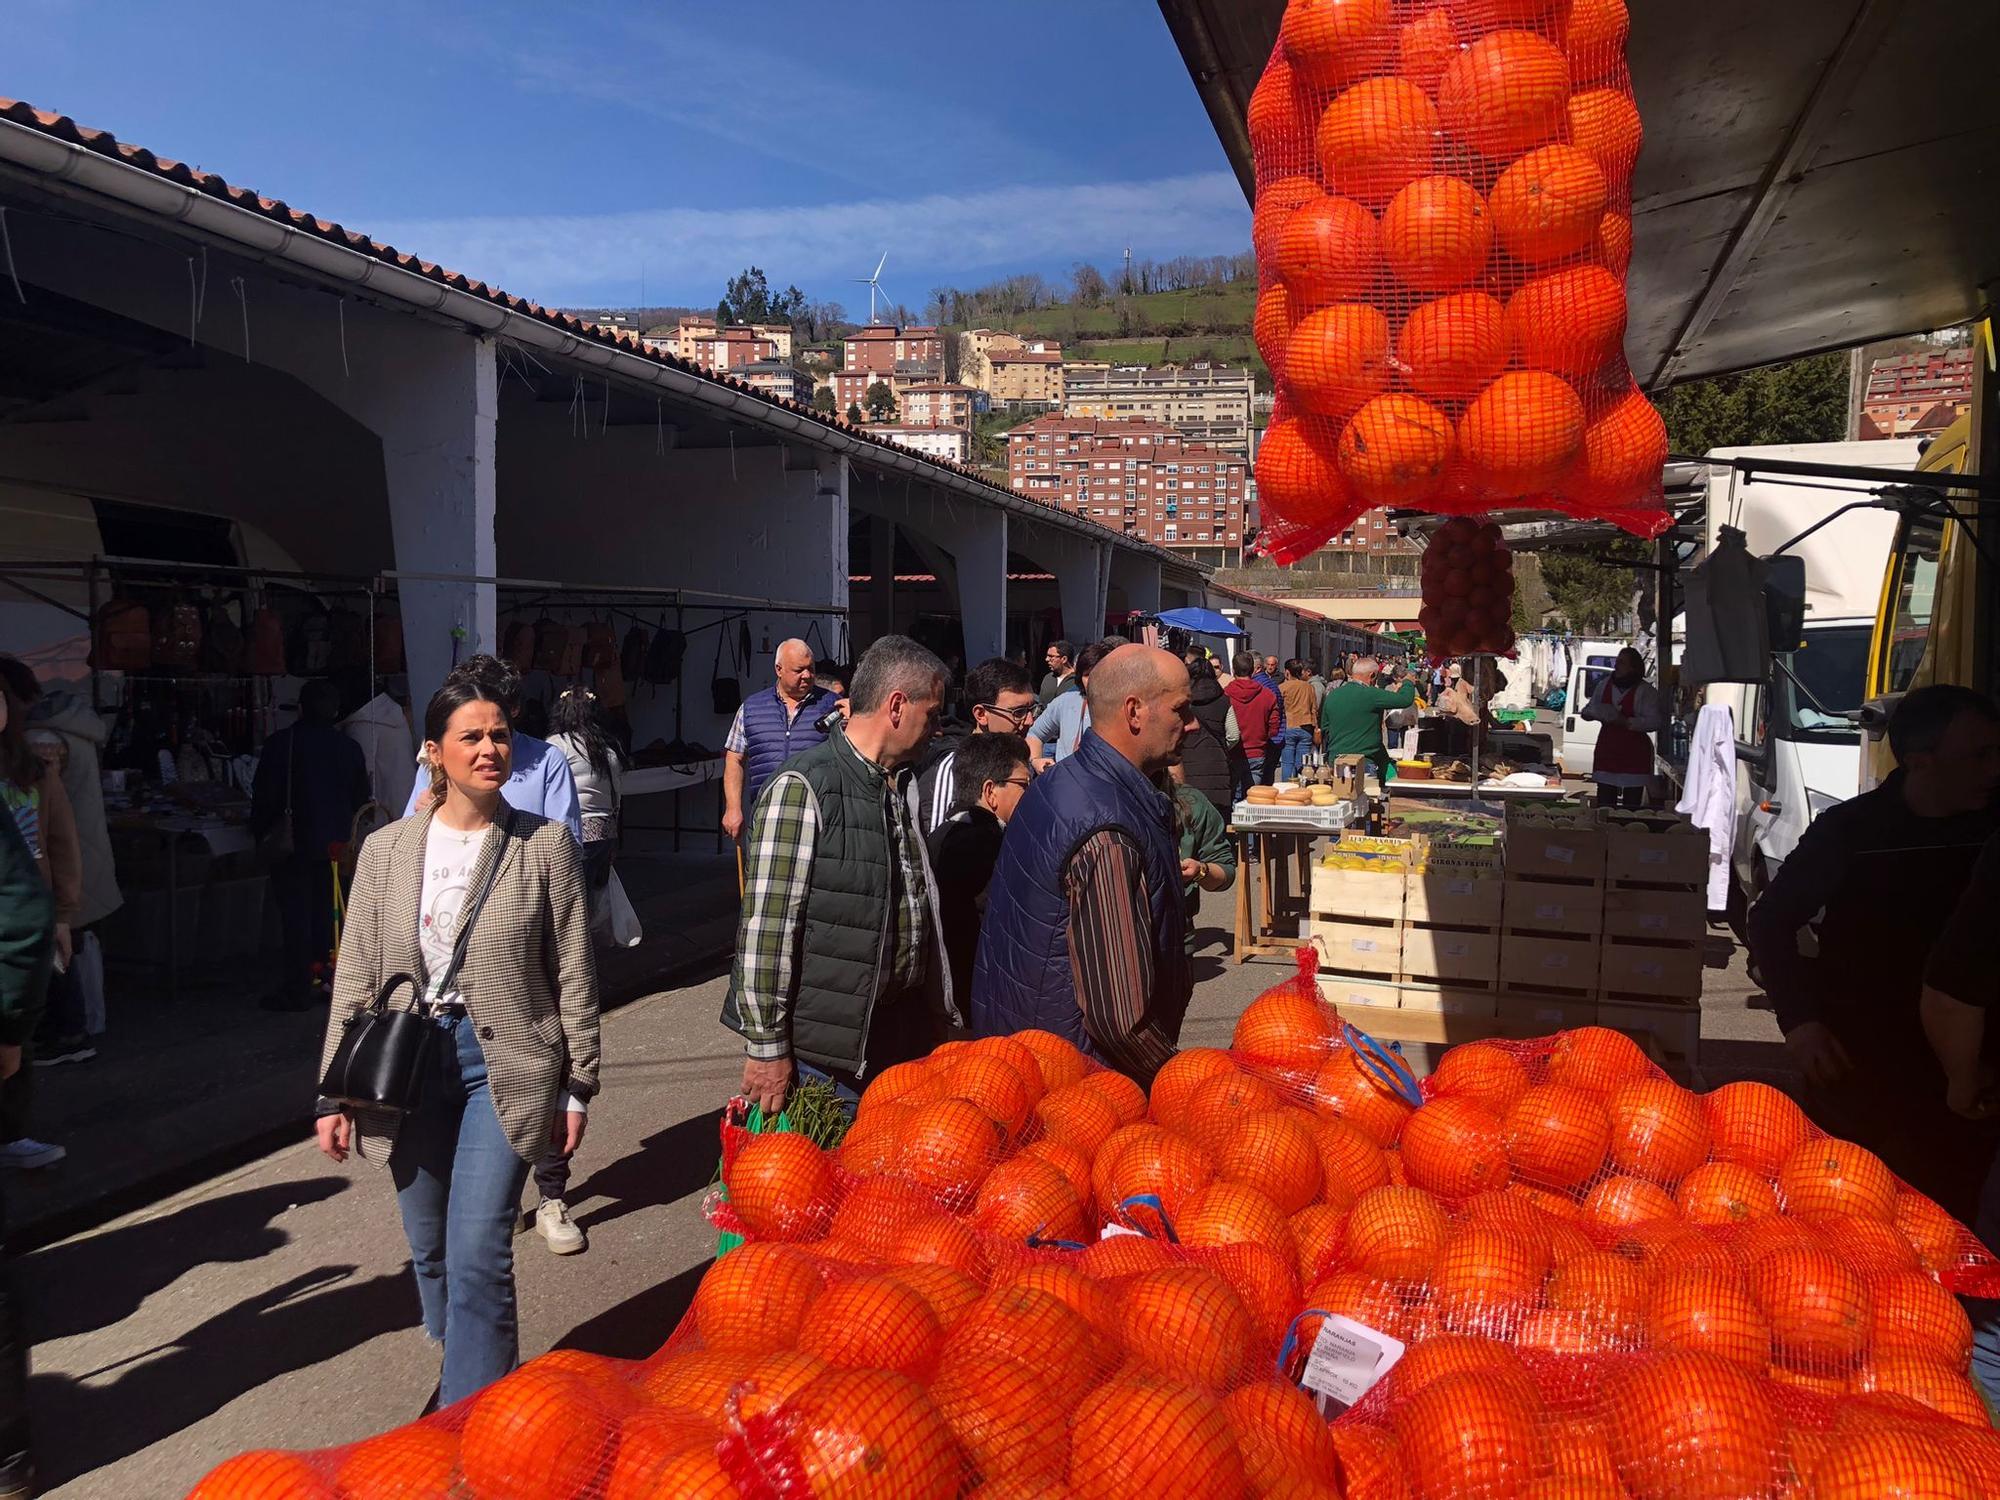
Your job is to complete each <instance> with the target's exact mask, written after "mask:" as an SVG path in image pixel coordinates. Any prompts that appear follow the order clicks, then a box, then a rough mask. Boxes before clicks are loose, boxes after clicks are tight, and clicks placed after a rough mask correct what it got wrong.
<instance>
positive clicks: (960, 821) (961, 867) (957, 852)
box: [925, 807, 1006, 995]
mask: <svg viewBox="0 0 2000 1500" xmlns="http://www.w3.org/2000/svg"><path fill="white" fill-rule="evenodd" d="M1005 832H1006V829H1005V828H1003V827H1002V826H1001V823H1000V820H999V819H998V818H996V817H994V816H993V814H992V813H990V812H988V811H987V810H986V809H985V808H983V807H973V808H968V809H966V810H965V811H963V812H956V813H953V814H952V815H951V816H950V817H949V818H947V819H946V820H945V821H944V823H943V824H942V825H941V826H940V827H938V828H937V829H936V830H935V831H933V832H932V833H931V834H930V835H929V837H928V838H927V839H926V840H925V843H926V845H927V847H928V848H929V850H930V856H931V872H932V878H933V879H935V880H936V882H937V893H938V915H939V917H940V919H941V920H942V921H943V923H944V951H945V957H946V959H947V960H948V961H949V963H950V966H951V988H952V993H954V994H956V995H970V994H971V993H972V961H973V959H974V958H975V957H977V956H978V953H979V924H980V923H981V922H983V921H984V920H985V918H986V887H987V886H988V885H989V884H990V883H991V882H992V880H993V867H994V865H995V864H997V863H999V860H1000V836H1001V835H1002V834H1003V833H1005Z"/></svg>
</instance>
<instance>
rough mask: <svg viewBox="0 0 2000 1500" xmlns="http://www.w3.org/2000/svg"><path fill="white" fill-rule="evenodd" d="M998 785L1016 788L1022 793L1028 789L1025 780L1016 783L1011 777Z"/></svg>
mask: <svg viewBox="0 0 2000 1500" xmlns="http://www.w3.org/2000/svg"><path fill="white" fill-rule="evenodd" d="M1000 784H1001V785H1002V786H1017V787H1019V788H1020V789H1021V790H1022V791H1024V792H1025V791H1026V790H1027V789H1028V782H1027V780H1026V779H1025V778H1023V779H1022V780H1020V781H1016V780H1015V779H1014V778H1013V777H1011V776H1009V777H1008V778H1007V779H1006V780H1005V781H1003V782H1001V783H1000Z"/></svg>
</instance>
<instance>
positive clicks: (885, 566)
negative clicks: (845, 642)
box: [868, 516, 896, 640]
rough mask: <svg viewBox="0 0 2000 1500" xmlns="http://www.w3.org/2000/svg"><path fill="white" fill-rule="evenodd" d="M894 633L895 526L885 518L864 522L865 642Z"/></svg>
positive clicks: (877, 517)
mask: <svg viewBox="0 0 2000 1500" xmlns="http://www.w3.org/2000/svg"><path fill="white" fill-rule="evenodd" d="M895 629H896V523H895V522H894V521H891V520H890V519H889V518H888V517H887V516H875V517H873V518H872V519H870V521H869V522H868V638H869V639H870V640H879V639H881V638H882V637H883V636H885V635H890V634H892V633H894V631H895Z"/></svg>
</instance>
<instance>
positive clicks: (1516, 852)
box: [1308, 813, 1708, 1063]
mask: <svg viewBox="0 0 2000 1500" xmlns="http://www.w3.org/2000/svg"><path fill="white" fill-rule="evenodd" d="M1333 852H1334V854H1335V855H1336V857H1338V858H1339V859H1340V860H1341V862H1342V863H1343V864H1345V865H1348V866H1350V867H1349V868H1333V869H1330V868H1327V867H1325V866H1324V865H1316V866H1315V867H1314V869H1313V881H1312V892H1311V898H1312V899H1311V908H1310V909H1311V913H1312V916H1311V921H1310V924H1309V928H1308V932H1309V935H1310V939H1311V941H1312V943H1313V945H1314V947H1316V948H1317V949H1318V950H1319V955H1320V964H1321V973H1320V989H1321V993H1322V995H1323V996H1324V998H1325V999H1327V1000H1328V1001H1330V1002H1331V1003H1332V1004H1334V1005H1335V1006H1337V1007H1339V1008H1340V1009H1341V1010H1342V1011H1343V1012H1347V1013H1349V1016H1350V1019H1352V1020H1354V1021H1355V1022H1356V1024H1358V1025H1361V1026H1363V1027H1364V1029H1368V1030H1371V1031H1373V1032H1374V1033H1375V1034H1377V1035H1379V1036H1383V1037H1385V1038H1394V1039H1398V1040H1404V1041H1419V1042H1432V1043H1436V1042H1455V1041H1462V1040H1468V1039H1471V1038H1475V1037H1481V1036H1537V1035H1541V1034H1544V1033H1546V1032H1551V1031H1560V1030H1563V1029H1565V1028H1568V1027H1574V1026H1588V1025H1603V1026H1610V1027H1613V1028H1616V1029H1617V1030H1620V1031H1625V1032H1630V1033H1632V1034H1634V1035H1639V1036H1643V1037H1645V1038H1648V1039H1650V1041H1651V1042H1652V1043H1654V1045H1655V1050H1656V1052H1657V1053H1658V1054H1661V1055H1663V1056H1665V1057H1669V1058H1673V1059H1675V1060H1679V1061H1685V1062H1688V1063H1691V1062H1692V1061H1693V1060H1694V1057H1695V1053H1696V1049H1697V1046H1698V1043H1699V1039H1700V1033H1701V1009H1700V998H1701V981H1702V945H1703V942H1704V939H1705V937H1706V932H1707V913H1706V910H1705V899H1704V884H1705V881H1706V878H1707V864H1708V840H1707V836H1706V835H1705V834H1703V833H1701V832H1700V831H1699V830H1696V829H1693V828H1691V827H1690V826H1689V825H1687V824H1686V823H1684V822H1682V821H1680V820H1678V819H1673V818H1668V817H1651V816H1644V815H1637V814H1622V813H1621V814H1610V815H1607V816H1604V817H1602V818H1585V819H1581V820H1579V821H1577V822H1575V823H1570V824H1562V823H1551V822H1548V821H1546V820H1542V819H1537V818H1536V817H1534V816H1533V815H1532V814H1531V815H1529V816H1528V817H1526V818H1519V817H1517V818H1512V819H1510V820H1509V823H1508V828H1507V836H1506V843H1505V855H1504V860H1503V859H1502V858H1501V856H1500V853H1499V851H1498V850H1497V849H1481V848H1480V847H1479V846H1476V845H1475V846H1470V847H1467V846H1463V845H1455V846H1449V847H1444V846H1438V847H1428V846H1426V845H1425V844H1424V843H1423V842H1421V841H1419V840H1402V839H1361V840H1356V839H1353V838H1352V837H1349V838H1347V839H1343V840H1342V841H1340V842H1339V843H1337V844H1335V845H1334V846H1333ZM1391 1013H1393V1014H1391Z"/></svg>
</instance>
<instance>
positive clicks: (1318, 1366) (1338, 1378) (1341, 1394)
mask: <svg viewBox="0 0 2000 1500" xmlns="http://www.w3.org/2000/svg"><path fill="white" fill-rule="evenodd" d="M1402 1357H1403V1343H1402V1341H1401V1340H1400V1339H1392V1338H1390V1337H1389V1335H1388V1334H1386V1333H1381V1332H1379V1331H1377V1330H1376V1329H1373V1328H1370V1327H1368V1326H1367V1324H1365V1323H1357V1322H1355V1321H1354V1320H1353V1319H1352V1318H1344V1317H1342V1316H1341V1315H1340V1314H1339V1313H1332V1314H1329V1315H1328V1317H1327V1320H1326V1321H1325V1322H1324V1323H1322V1324H1321V1325H1320V1330H1319V1337H1318V1338H1316V1339H1314V1340H1313V1346H1312V1353H1311V1354H1309V1355H1307V1356H1306V1373H1305V1378H1304V1380H1303V1381H1302V1382H1301V1384H1303V1385H1304V1386H1305V1388H1306V1390H1307V1391H1308V1392H1310V1393H1311V1395H1312V1396H1313V1399H1314V1400H1315V1401H1316V1402H1318V1404H1319V1409H1320V1410H1321V1411H1322V1412H1324V1413H1325V1414H1326V1415H1327V1416H1329V1417H1336V1416H1339V1415H1340V1413H1342V1412H1344V1411H1346V1410H1347V1408H1348V1407H1350V1406H1352V1405H1354V1403H1355V1402H1357V1401H1359V1400H1360V1399H1361V1398H1362V1397H1363V1396H1365V1395H1367V1394H1368V1390H1369V1388H1370V1387H1371V1386H1373V1385H1374V1384H1375V1383H1376V1382H1377V1381H1378V1380H1380V1379H1381V1378H1382V1377H1383V1376H1384V1375H1387V1374H1388V1373H1389V1372H1390V1371H1391V1370H1392V1369H1394V1368H1395V1367H1396V1361H1397V1360H1399V1359H1401V1358H1402Z"/></svg>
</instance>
